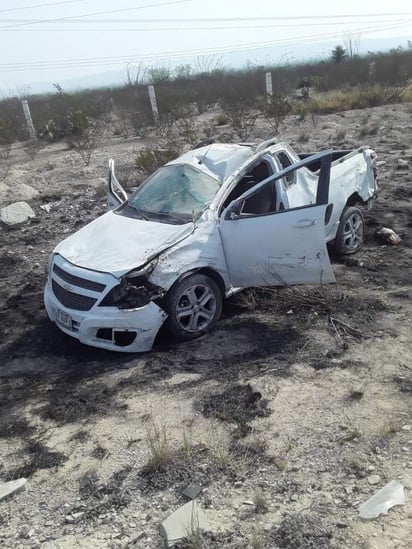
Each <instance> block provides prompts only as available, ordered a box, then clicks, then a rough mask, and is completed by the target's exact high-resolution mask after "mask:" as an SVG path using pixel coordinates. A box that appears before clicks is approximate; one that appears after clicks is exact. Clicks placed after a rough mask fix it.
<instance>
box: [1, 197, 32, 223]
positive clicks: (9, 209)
mask: <svg viewBox="0 0 412 549" xmlns="http://www.w3.org/2000/svg"><path fill="white" fill-rule="evenodd" d="M33 217H36V214H35V213H34V211H33V210H32V209H31V207H30V206H29V204H27V202H14V204H10V205H9V206H5V207H4V208H1V209H0V221H1V222H2V223H4V224H5V225H7V226H9V227H15V226H17V225H21V224H22V223H25V222H26V221H28V220H29V219H32V218H33Z"/></svg>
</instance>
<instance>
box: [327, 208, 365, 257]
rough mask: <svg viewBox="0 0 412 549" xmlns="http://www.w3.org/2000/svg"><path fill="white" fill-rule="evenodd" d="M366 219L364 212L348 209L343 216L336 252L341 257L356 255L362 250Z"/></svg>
mask: <svg viewBox="0 0 412 549" xmlns="http://www.w3.org/2000/svg"><path fill="white" fill-rule="evenodd" d="M364 232H365V219H364V217H363V213H362V210H360V209H359V208H356V207H354V206H350V207H346V208H345V209H344V210H343V212H342V215H341V218H340V222H339V228H338V232H337V233H336V238H335V244H334V247H335V250H336V251H337V252H338V253H339V254H341V255H350V254H354V253H356V252H357V251H359V250H360V249H361V248H362V245H363V235H364Z"/></svg>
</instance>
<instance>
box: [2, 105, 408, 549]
mask: <svg viewBox="0 0 412 549" xmlns="http://www.w3.org/2000/svg"><path fill="white" fill-rule="evenodd" d="M411 112H412V111H411V107H410V106H408V105H401V104H399V105H391V106H386V107H377V108H372V109H367V110H362V111H350V112H345V113H340V114H335V115H328V116H322V117H318V118H317V119H316V120H314V121H312V120H305V121H300V120H298V118H297V117H289V119H288V120H287V121H286V123H285V124H284V125H283V127H282V128H281V131H280V137H281V138H282V139H284V140H285V141H288V142H290V143H291V144H292V145H293V146H295V148H296V149H297V150H299V151H314V150H320V149H323V148H326V147H329V146H334V147H339V148H355V147H357V146H359V145H363V144H369V145H370V146H372V147H373V148H374V149H375V150H376V151H377V153H378V156H379V161H380V165H379V185H380V189H381V192H380V194H379V197H378V199H377V201H376V202H375V204H374V207H373V209H372V210H371V211H369V212H367V214H366V220H367V232H366V242H365V246H364V248H363V250H362V251H361V252H360V253H358V254H356V256H352V257H348V258H346V259H345V260H342V259H339V258H336V257H332V260H333V266H334V270H335V274H336V279H337V284H336V285H333V286H328V287H326V288H323V289H322V288H303V287H300V288H296V289H289V288H288V289H280V290H276V291H274V290H270V291H264V290H260V291H248V292H242V293H240V294H238V295H237V296H235V297H233V298H231V299H230V300H229V301H228V302H227V303H226V306H225V309H224V313H223V318H222V319H221V321H220V323H219V325H218V327H217V329H215V330H214V331H213V332H212V333H210V334H208V335H207V336H204V337H203V338H201V339H198V340H196V341H192V342H189V343H183V344H175V343H174V342H172V341H170V340H167V339H166V338H165V336H162V335H161V336H160V337H159V339H158V341H157V343H156V345H155V348H154V350H153V351H152V352H150V353H146V354H143V355H124V354H115V353H109V352H105V351H101V350H97V349H93V348H88V347H85V346H82V345H81V344H79V343H77V341H75V340H74V339H71V338H69V337H68V336H66V335H64V334H63V333H61V332H60V331H59V330H58V329H57V328H56V327H55V326H54V325H52V324H51V323H50V322H49V321H48V320H47V318H46V314H45V311H44V307H43V302H42V291H43V286H44V283H45V279H46V271H47V259H48V254H49V253H50V252H51V250H52V249H53V247H54V245H55V244H56V243H57V242H59V241H60V240H61V239H62V238H64V237H65V236H66V235H67V234H68V233H71V232H72V231H74V230H76V229H77V228H79V227H80V226H83V225H84V224H86V223H87V222H88V221H90V220H92V219H94V218H95V217H96V216H97V215H99V214H101V213H103V211H104V209H105V197H104V191H105V179H106V166H107V161H108V159H109V158H110V157H113V158H114V159H115V160H116V164H117V165H118V167H119V170H118V171H119V179H121V178H122V174H130V173H131V169H132V166H133V163H134V157H135V152H136V151H137V150H138V148H139V147H141V146H142V144H144V143H145V140H144V139H128V140H125V139H121V138H114V137H108V138H107V140H106V141H105V142H104V144H103V145H102V146H101V147H100V148H99V150H98V151H96V153H95V154H94V156H93V157H92V161H91V164H90V166H88V167H85V166H84V164H83V163H82V161H81V159H80V157H79V156H77V155H76V153H75V152H74V151H71V150H68V149H67V148H65V147H64V146H63V145H61V144H58V145H51V146H48V147H45V148H43V149H42V150H40V151H39V152H38V153H37V155H36V156H34V158H31V157H30V155H29V154H27V152H26V151H25V149H24V148H23V147H16V148H15V149H14V150H13V154H12V165H11V167H10V169H9V171H8V173H7V175H6V176H5V171H6V170H5V167H4V166H3V167H2V170H3V173H2V180H1V182H0V206H4V205H6V204H8V203H11V202H13V201H16V200H18V199H20V198H22V199H26V198H27V197H28V195H27V193H28V192H29V191H28V189H27V188H26V187H25V186H24V185H29V186H30V187H31V188H32V189H35V190H36V191H38V193H37V194H36V195H35V196H32V195H33V193H32V192H31V191H30V192H31V197H29V199H28V202H29V203H30V204H31V206H32V207H33V209H34V211H35V213H36V218H35V219H32V220H31V221H29V222H28V223H27V224H25V225H23V226H20V227H19V228H17V229H14V230H8V229H6V228H5V227H4V226H1V227H0V391H1V398H0V480H1V481H7V480H12V479H16V478H20V477H25V478H27V479H28V481H27V485H26V490H25V491H23V492H20V493H18V494H15V495H13V496H12V497H9V498H8V499H6V500H3V501H1V502H0V546H1V547H10V548H17V547H33V548H34V547H36V548H37V547H44V548H48V549H51V548H54V549H56V548H59V549H66V548H72V547H73V548H74V547H75V548H94V547H96V548H106V547H107V548H109V547H142V548H147V549H151V548H153V549H155V548H160V547H163V546H164V541H163V538H162V536H161V533H160V529H159V526H160V523H161V521H162V520H164V519H165V518H166V517H167V516H168V515H169V514H170V513H171V512H173V511H174V510H175V509H177V508H178V507H179V506H180V505H182V504H183V503H185V502H187V501H188V499H187V498H186V497H185V496H184V495H182V490H183V489H184V488H185V487H186V485H187V484H189V482H195V483H197V484H199V485H200V486H202V488H203V491H202V493H201V494H200V495H199V496H198V497H197V500H198V502H199V505H200V507H202V509H203V510H204V511H205V513H206V514H207V517H208V519H209V522H210V523H211V526H212V528H211V532H209V533H205V534H204V535H203V537H202V539H199V538H197V537H196V536H191V538H190V539H189V540H188V541H187V542H186V543H181V544H180V547H181V548H183V547H187V548H198V547H199V548H200V547H211V548H229V549H234V548H251V549H259V548H293V549H296V548H298V549H307V548H316V549H318V548H329V547H330V548H348V549H349V548H350V549H354V548H357V549H358V548H359V549H389V548H407V547H411V540H412V503H411V498H410V494H411V490H412V407H411V402H412V401H411V392H412V361H411V334H412V330H411V299H410V298H411V266H412V254H411V247H410V246H411V241H412V239H411V232H410V231H411V220H412V216H411V211H412V208H411V198H412V187H411V175H410V171H411V168H412V121H411ZM268 136H269V133H268V129H267V128H265V126H264V124H263V123H262V121H260V122H259V125H258V126H257V129H256V136H255V137H268ZM399 160H401V162H399ZM402 160H404V161H406V162H402ZM29 194H30V193H29ZM42 206H43V207H42ZM381 227H389V228H392V229H394V230H395V231H396V232H397V233H398V234H399V235H400V236H401V238H402V242H401V243H400V244H399V245H398V246H391V245H388V244H386V243H385V242H383V241H381V240H380V239H379V238H378V237H377V235H376V231H377V229H379V228H381ZM330 317H332V318H335V319H337V320H338V321H340V322H336V323H335V325H334V326H335V328H334V326H333V325H332V323H331V321H330ZM254 387H257V388H258V392H259V394H258V393H257V390H255V389H254ZM391 480H398V481H400V482H401V483H402V484H403V485H404V487H405V492H406V502H405V505H404V506H398V507H395V508H393V509H392V510H390V511H389V514H388V515H386V516H381V517H380V518H379V519H376V520H372V521H362V520H361V519H360V518H359V517H358V508H359V505H360V504H361V503H363V502H365V501H366V500H367V499H368V498H369V497H371V496H372V495H373V494H374V493H375V492H376V491H377V490H378V489H380V488H381V487H383V486H384V485H385V484H386V483H387V482H389V481H391ZM195 538H196V539H195Z"/></svg>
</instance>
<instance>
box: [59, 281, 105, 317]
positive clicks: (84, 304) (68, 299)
mask: <svg viewBox="0 0 412 549" xmlns="http://www.w3.org/2000/svg"><path fill="white" fill-rule="evenodd" d="M52 288H53V293H54V295H55V296H56V298H57V299H58V300H59V301H60V303H61V304H62V305H64V306H65V307H67V308H68V309H74V310H76V311H89V310H90V309H91V308H92V307H93V305H94V304H95V303H96V301H97V299H96V298H94V297H90V296H88V295H81V294H76V293H74V292H69V290H66V289H65V288H63V287H62V286H60V284H58V283H57V282H56V281H55V280H52Z"/></svg>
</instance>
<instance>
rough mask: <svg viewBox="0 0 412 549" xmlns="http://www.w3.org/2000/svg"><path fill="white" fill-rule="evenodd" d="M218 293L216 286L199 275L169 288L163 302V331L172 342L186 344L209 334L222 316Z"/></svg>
mask: <svg viewBox="0 0 412 549" xmlns="http://www.w3.org/2000/svg"><path fill="white" fill-rule="evenodd" d="M222 301H223V299H222V293H221V291H220V289H219V286H218V285H217V284H216V282H215V281H214V280H213V279H212V278H210V277H208V276H206V275H204V274H201V273H196V274H193V275H189V276H187V277H186V278H184V279H183V280H181V281H180V282H178V283H177V284H175V286H173V287H172V288H171V289H170V290H169V292H168V294H167V296H166V299H165V309H166V312H167V313H168V315H169V316H168V318H167V320H166V322H165V328H166V330H167V331H168V332H169V333H170V334H171V335H172V336H173V337H175V338H176V339H180V340H183V341H184V340H190V339H194V338H196V337H199V336H201V335H203V334H205V333H206V332H209V331H210V330H212V329H213V328H214V327H215V326H216V324H217V322H218V320H219V318H220V314H221V312H222Z"/></svg>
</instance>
